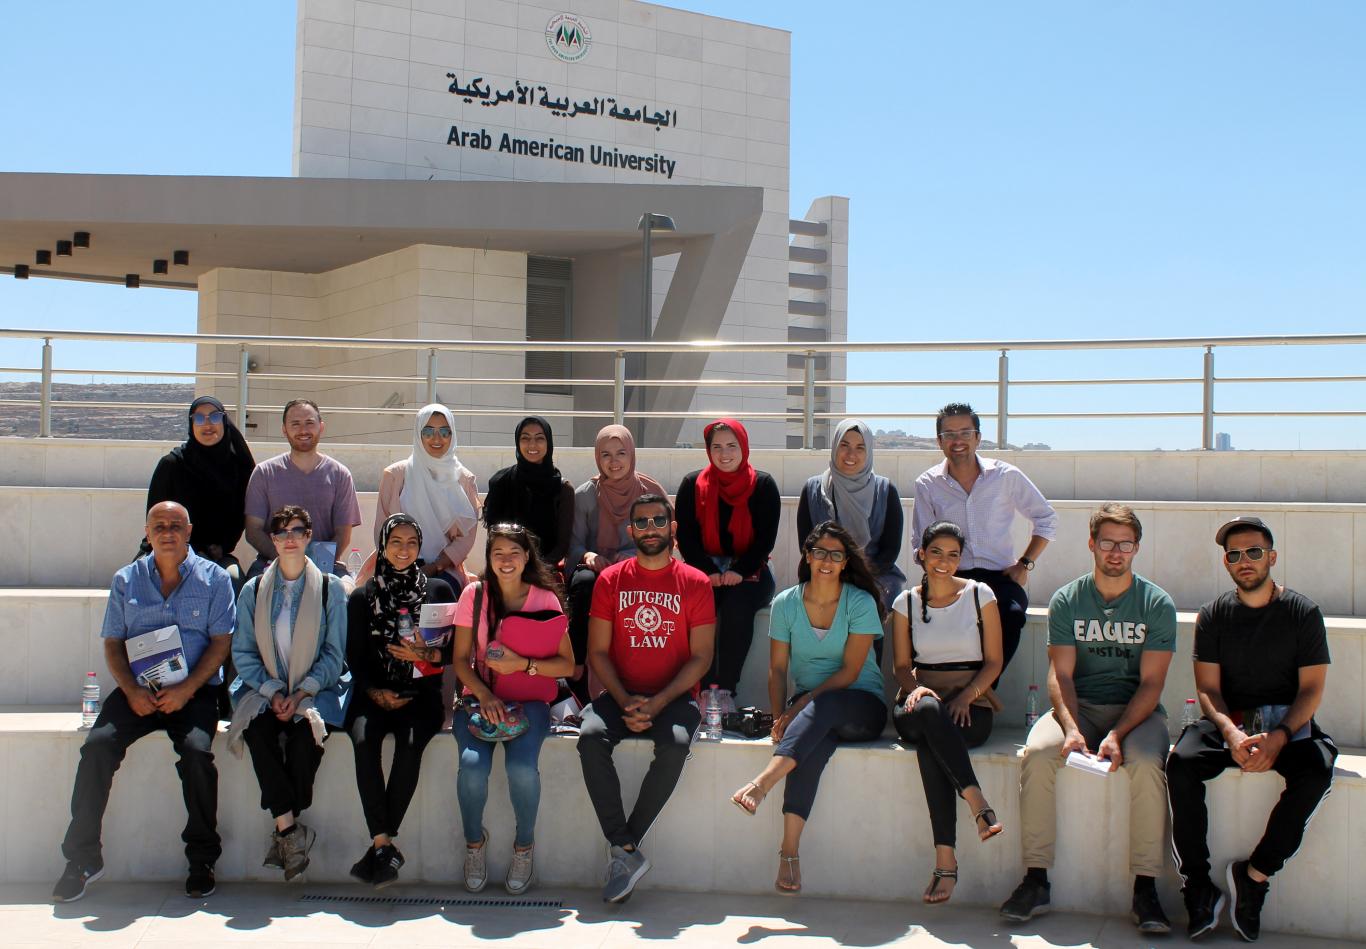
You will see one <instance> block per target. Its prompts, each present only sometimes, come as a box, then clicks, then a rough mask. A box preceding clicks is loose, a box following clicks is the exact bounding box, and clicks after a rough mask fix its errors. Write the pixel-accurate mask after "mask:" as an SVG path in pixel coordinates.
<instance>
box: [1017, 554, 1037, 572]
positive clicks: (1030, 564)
mask: <svg viewBox="0 0 1366 949" xmlns="http://www.w3.org/2000/svg"><path fill="white" fill-rule="evenodd" d="M1018 562H1019V563H1020V564H1021V565H1022V566H1023V567H1024V568H1025V569H1026V570H1033V569H1034V561H1032V560H1030V559H1029V558H1028V557H1021V558H1020V559H1019V561H1018Z"/></svg>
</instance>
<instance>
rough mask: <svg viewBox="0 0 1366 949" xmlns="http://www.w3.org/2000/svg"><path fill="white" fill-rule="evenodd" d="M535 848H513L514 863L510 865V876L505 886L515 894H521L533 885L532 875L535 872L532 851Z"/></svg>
mask: <svg viewBox="0 0 1366 949" xmlns="http://www.w3.org/2000/svg"><path fill="white" fill-rule="evenodd" d="M533 849H534V848H532V847H528V848H526V849H525V850H518V849H517V848H516V847H513V848H512V864H511V865H510V866H509V867H508V878H507V880H506V881H505V882H504V883H503V886H504V887H505V888H506V889H507V891H508V892H509V893H511V894H512V895H513V896H520V895H521V894H523V893H525V892H526V891H527V887H529V886H531V875H532V872H533V867H532V861H531V852H532V850H533Z"/></svg>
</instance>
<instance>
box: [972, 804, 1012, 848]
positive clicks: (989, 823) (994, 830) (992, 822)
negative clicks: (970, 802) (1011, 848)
mask: <svg viewBox="0 0 1366 949" xmlns="http://www.w3.org/2000/svg"><path fill="white" fill-rule="evenodd" d="M972 816H973V819H974V820H975V821H977V839H978V840H980V841H988V840H990V839H991V838H993V837H995V836H996V835H997V834H999V833H1000V832H1001V831H1003V830H1005V825H1003V824H1002V823H1001V822H1000V821H999V820H997V819H996V812H995V811H993V810H992V809H991V808H990V807H984V808H982V809H981V810H980V811H978V812H977V813H976V814H974V815H972Z"/></svg>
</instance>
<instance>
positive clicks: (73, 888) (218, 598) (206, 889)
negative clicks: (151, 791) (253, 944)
mask: <svg viewBox="0 0 1366 949" xmlns="http://www.w3.org/2000/svg"><path fill="white" fill-rule="evenodd" d="M147 539H148V540H149V541H150V542H151V545H152V553H151V554H149V555H147V556H146V557H141V558H139V559H137V560H135V561H133V562H132V563H130V564H129V565H128V566H126V567H124V568H123V569H122V570H120V571H119V572H118V573H116V574H114V583H113V586H112V587H111V588H110V590H109V603H108V605H107V606H106V607H105V613H104V629H103V630H101V632H100V635H101V636H102V637H103V639H104V659H105V662H106V663H108V665H109V671H110V673H112V674H113V676H114V681H115V682H117V683H118V689H117V690H116V691H114V692H113V693H112V694H111V695H110V696H109V699H108V701H106V702H105V703H104V707H103V708H102V709H101V710H100V715H99V718H98V719H96V721H95V725H94V727H93V728H92V729H91V731H90V734H89V735H88V736H87V737H86V740H85V744H84V745H82V746H81V761H80V764H79V765H78V766H77V768H76V786H75V788H74V789H73V791H72V793H71V824H70V825H69V826H68V827H67V831H66V839H65V840H63V841H62V855H63V856H64V857H66V860H67V864H66V870H65V872H63V874H62V877H61V879H60V880H58V881H57V885H56V886H55V887H54V888H53V890H52V900H53V902H55V903H69V902H71V901H73V900H78V899H80V898H81V897H82V896H84V895H85V890H86V887H87V886H88V885H89V884H90V883H93V882H94V881H95V880H97V879H99V878H100V877H101V876H102V875H103V874H104V859H103V857H102V855H101V852H100V825H101V824H102V823H103V820H104V809H105V806H106V805H107V804H108V803H109V788H110V785H111V784H112V783H113V781H114V772H115V771H117V770H118V767H119V764H120V763H121V762H122V761H123V756H124V754H125V753H126V752H127V750H128V746H129V745H131V744H132V743H133V742H135V741H137V740H138V739H139V738H141V737H142V736H143V735H147V734H150V733H152V732H154V731H165V732H166V734H167V735H168V736H169V737H170V739H171V745H172V747H173V748H175V751H176V754H178V755H179V756H180V763H179V765H178V766H177V768H176V770H177V771H178V772H179V773H180V783H181V787H182V789H183V791H184V794H185V809H186V811H187V812H188V820H187V821H186V823H185V832H184V833H183V834H182V835H181V839H182V840H184V841H185V855H186V857H188V858H189V861H190V873H189V877H188V878H187V879H186V881H185V895H186V896H188V897H191V898H199V897H203V896H208V895H209V894H210V893H212V892H213V890H214V877H213V865H214V863H215V862H217V860H218V857H219V855H220V854H221V853H222V849H223V848H222V845H221V842H220V840H219V837H218V830H217V823H218V771H217V769H216V768H215V767H214V763H213V747H212V745H213V736H214V733H215V732H216V731H217V730H218V703H217V696H216V693H215V690H214V688H213V686H215V685H217V684H218V683H219V681H220V669H221V666H222V665H223V661H224V660H225V659H226V658H227V656H228V650H229V647H230V646H231V643H232V630H233V625H234V623H235V621H236V618H237V611H236V606H235V604H234V602H233V595H232V580H231V579H229V577H228V574H227V571H225V570H224V569H223V568H222V567H220V566H218V565H217V564H215V563H213V561H210V560H206V559H204V558H203V557H200V556H199V555H198V554H196V553H195V552H194V551H193V550H191V549H190V515H189V513H188V512H187V511H186V510H185V508H184V507H182V506H181V505H179V504H177V503H175V502H174V501H163V502H162V503H160V504H156V505H153V507H152V509H151V510H149V511H148V512H147ZM167 626H175V627H177V628H178V629H179V632H180V640H181V645H182V648H183V649H184V652H185V667H186V668H187V669H189V674H188V675H187V677H186V678H185V679H183V680H182V681H180V682H177V683H175V684H173V685H166V686H163V687H161V688H159V689H155V690H153V689H151V688H148V687H147V686H145V685H143V684H142V683H141V682H140V681H139V680H138V679H137V678H136V677H135V676H134V675H133V671H132V669H131V668H130V666H129V663H128V652H127V648H126V645H125V641H126V640H127V639H129V638H130V637H133V636H139V635H141V634H143V633H150V632H152V631H154V630H158V629H162V628H163V627H167Z"/></svg>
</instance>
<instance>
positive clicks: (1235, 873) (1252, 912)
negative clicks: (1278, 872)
mask: <svg viewBox="0 0 1366 949" xmlns="http://www.w3.org/2000/svg"><path fill="white" fill-rule="evenodd" d="M1270 890H1271V883H1270V881H1268V882H1266V883H1257V882H1256V881H1255V880H1253V879H1252V877H1250V876H1248V875H1247V861H1246V860H1235V861H1233V862H1232V863H1230V864H1229V865H1228V895H1229V898H1230V899H1232V900H1233V908H1232V909H1231V910H1230V911H1229V914H1228V918H1229V920H1230V921H1231V922H1232V923H1233V928H1234V929H1235V930H1237V931H1238V935H1240V936H1242V937H1243V941H1244V942H1256V941H1257V937H1258V936H1260V935H1261V934H1262V904H1263V903H1265V902H1266V894H1267V893H1268V892H1269V891H1270Z"/></svg>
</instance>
